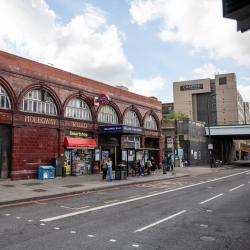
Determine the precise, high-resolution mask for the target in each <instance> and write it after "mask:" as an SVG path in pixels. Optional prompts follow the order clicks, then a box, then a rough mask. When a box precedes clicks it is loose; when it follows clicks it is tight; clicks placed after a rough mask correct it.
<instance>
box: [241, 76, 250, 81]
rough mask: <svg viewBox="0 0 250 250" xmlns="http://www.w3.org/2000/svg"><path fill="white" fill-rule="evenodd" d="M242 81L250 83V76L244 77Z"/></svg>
mask: <svg viewBox="0 0 250 250" xmlns="http://www.w3.org/2000/svg"><path fill="white" fill-rule="evenodd" d="M240 79H242V80H243V81H250V76H242V77H241V78H240Z"/></svg>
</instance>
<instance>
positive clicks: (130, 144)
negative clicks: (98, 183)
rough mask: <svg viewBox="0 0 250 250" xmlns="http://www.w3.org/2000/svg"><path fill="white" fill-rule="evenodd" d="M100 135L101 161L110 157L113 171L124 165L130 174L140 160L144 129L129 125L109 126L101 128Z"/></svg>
mask: <svg viewBox="0 0 250 250" xmlns="http://www.w3.org/2000/svg"><path fill="white" fill-rule="evenodd" d="M99 133H100V134H99V147H100V150H101V159H100V161H101V162H102V161H104V160H105V159H107V158H108V157H110V158H111V159H112V161H113V169H115V168H116V166H117V165H118V164H123V165H125V166H126V168H127V172H128V174H129V173H130V172H131V169H132V167H133V166H134V164H135V162H136V161H137V160H140V157H139V155H140V154H138V151H139V150H140V147H141V135H142V134H143V129H142V128H139V127H131V126H127V125H108V126H99Z"/></svg>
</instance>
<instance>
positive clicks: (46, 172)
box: [38, 165, 55, 180]
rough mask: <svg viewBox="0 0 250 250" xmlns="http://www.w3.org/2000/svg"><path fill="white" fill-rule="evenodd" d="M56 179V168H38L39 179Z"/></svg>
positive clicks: (48, 166)
mask: <svg viewBox="0 0 250 250" xmlns="http://www.w3.org/2000/svg"><path fill="white" fill-rule="evenodd" d="M54 178H55V168H54V167H53V166H50V165H47V166H39V168H38V179H39V180H45V179H54Z"/></svg>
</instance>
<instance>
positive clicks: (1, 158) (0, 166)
mask: <svg viewBox="0 0 250 250" xmlns="http://www.w3.org/2000/svg"><path fill="white" fill-rule="evenodd" d="M10 142H11V130H10V126H8V125H0V178H8V175H9V171H10Z"/></svg>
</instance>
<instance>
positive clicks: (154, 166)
mask: <svg viewBox="0 0 250 250" xmlns="http://www.w3.org/2000/svg"><path fill="white" fill-rule="evenodd" d="M151 164H152V166H151V171H152V174H153V175H154V174H155V170H156V162H155V160H154V157H151Z"/></svg>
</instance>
